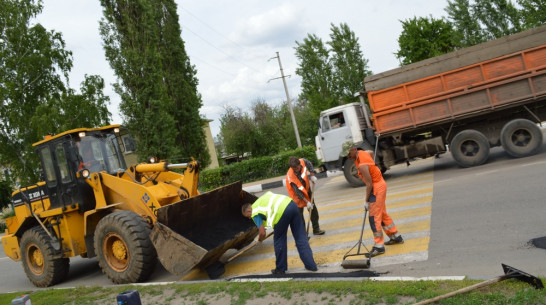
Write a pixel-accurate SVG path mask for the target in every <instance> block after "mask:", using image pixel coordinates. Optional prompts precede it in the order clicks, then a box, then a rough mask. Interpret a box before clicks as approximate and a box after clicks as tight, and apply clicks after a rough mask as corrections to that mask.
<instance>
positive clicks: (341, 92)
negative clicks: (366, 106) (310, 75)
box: [328, 23, 371, 104]
mask: <svg viewBox="0 0 546 305" xmlns="http://www.w3.org/2000/svg"><path fill="white" fill-rule="evenodd" d="M330 31H331V34H330V41H329V42H328V45H329V46H330V47H331V48H332V49H331V50H332V52H331V53H332V56H331V61H332V66H333V71H334V73H333V80H334V92H335V96H336V97H338V98H339V99H340V101H341V102H340V104H347V103H351V102H354V94H355V92H360V91H363V90H364V88H363V81H364V78H365V77H366V76H368V75H370V74H371V71H369V70H368V60H367V59H364V56H363V55H362V51H361V50H360V44H359V43H358V38H357V37H356V36H355V33H354V32H353V31H351V29H349V26H348V25H347V24H346V23H342V24H340V25H339V26H335V25H333V24H331V26H330Z"/></svg>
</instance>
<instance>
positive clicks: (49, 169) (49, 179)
mask: <svg viewBox="0 0 546 305" xmlns="http://www.w3.org/2000/svg"><path fill="white" fill-rule="evenodd" d="M40 159H42V162H43V164H44V175H45V179H46V183H47V185H48V187H54V186H56V185H57V178H56V177H55V167H54V166H53V158H52V156H51V151H50V149H49V147H48V146H46V147H44V148H42V149H41V150H40Z"/></svg>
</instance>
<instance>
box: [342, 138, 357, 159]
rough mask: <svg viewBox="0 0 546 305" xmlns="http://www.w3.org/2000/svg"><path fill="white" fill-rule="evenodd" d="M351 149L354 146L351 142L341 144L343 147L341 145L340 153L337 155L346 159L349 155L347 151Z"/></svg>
mask: <svg viewBox="0 0 546 305" xmlns="http://www.w3.org/2000/svg"><path fill="white" fill-rule="evenodd" d="M353 147H355V144H354V143H353V142H351V141H347V142H345V143H343V145H341V152H340V153H339V156H340V157H347V155H348V154H349V150H351V148H353Z"/></svg>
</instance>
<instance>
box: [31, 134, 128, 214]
mask: <svg viewBox="0 0 546 305" xmlns="http://www.w3.org/2000/svg"><path fill="white" fill-rule="evenodd" d="M122 143H123V141H122V139H121V137H120V136H119V125H111V126H106V127H102V128H92V129H83V128H82V129H75V130H71V131H67V132H63V133H61V134H59V135H56V136H54V137H49V138H46V139H45V140H43V141H41V142H38V143H35V144H34V146H36V151H37V152H38V154H39V156H40V161H41V164H42V171H43V172H42V176H43V179H44V182H45V188H46V190H47V195H48V197H49V201H50V208H51V209H53V208H60V207H67V206H71V205H75V204H79V207H80V209H81V210H82V211H87V210H91V209H93V208H94V207H95V198H94V194H93V190H92V189H91V187H90V186H89V184H88V183H87V182H86V178H85V177H83V175H82V173H83V172H84V171H85V170H87V171H89V172H90V173H97V172H103V173H105V174H117V173H118V172H120V171H124V170H125V169H126V164H125V159H124V157H123V152H122V150H121V146H120V144H121V145H122Z"/></svg>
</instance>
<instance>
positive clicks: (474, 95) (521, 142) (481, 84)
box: [315, 26, 546, 186]
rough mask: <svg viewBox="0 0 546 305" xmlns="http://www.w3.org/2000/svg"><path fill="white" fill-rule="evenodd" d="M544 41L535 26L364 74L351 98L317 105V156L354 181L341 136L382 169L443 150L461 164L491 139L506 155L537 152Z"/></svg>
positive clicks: (475, 160)
mask: <svg viewBox="0 0 546 305" xmlns="http://www.w3.org/2000/svg"><path fill="white" fill-rule="evenodd" d="M545 42H546V26H541V27H538V28H534V29H531V30H527V31H523V32H520V33H517V34H513V35H510V36H505V37H502V38H499V39H496V40H492V41H488V42H485V43H482V44H478V45H475V46H472V47H468V48H463V49H460V50H457V51H455V52H451V53H447V54H444V55H441V56H437V57H433V58H430V59H427V60H423V61H419V62H416V63H413V64H409V65H407V66H402V67H399V68H397V69H393V70H389V71H386V72H383V73H379V74H375V75H371V76H368V77H366V78H365V79H364V82H363V84H364V91H363V92H358V93H356V94H355V97H358V98H359V101H356V102H354V103H350V104H345V105H340V106H337V107H334V108H331V109H327V110H324V111H322V112H321V114H320V118H319V130H318V133H317V136H316V138H315V144H316V148H317V150H316V154H317V158H318V159H319V160H321V161H322V162H323V164H324V167H325V169H326V170H332V171H333V170H341V169H342V170H343V173H344V175H345V178H346V180H347V181H348V182H349V183H350V184H351V185H353V186H361V185H363V182H362V180H361V179H360V178H359V177H358V175H357V172H356V167H355V166H354V162H352V161H351V160H347V159H346V158H340V157H339V152H340V151H341V145H342V143H343V142H345V141H352V142H353V143H355V144H357V146H358V148H359V149H364V150H374V151H376V155H375V157H376V163H377V164H378V166H379V167H380V168H381V170H382V171H383V172H385V171H386V170H388V169H389V168H390V167H391V166H393V165H396V164H404V163H406V164H408V165H409V164H410V161H412V160H414V159H417V158H428V157H432V156H439V155H441V154H443V153H446V152H447V151H450V152H451V155H452V156H453V158H454V160H455V161H456V162H457V163H458V164H459V165H460V166H462V167H471V166H477V165H481V164H483V163H485V162H486V161H487V158H488V156H489V151H490V148H491V147H495V146H502V148H503V149H504V150H505V151H506V153H508V154H509V155H510V156H512V157H525V156H529V155H532V154H535V153H537V152H538V150H539V149H540V146H541V145H542V138H543V136H542V132H541V129H540V127H539V126H538V125H537V124H540V123H541V122H542V121H544V120H546V107H545V106H546V102H545V99H546V44H545ZM365 96H367V99H368V103H366V101H365ZM338 123H341V124H338Z"/></svg>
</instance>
